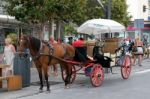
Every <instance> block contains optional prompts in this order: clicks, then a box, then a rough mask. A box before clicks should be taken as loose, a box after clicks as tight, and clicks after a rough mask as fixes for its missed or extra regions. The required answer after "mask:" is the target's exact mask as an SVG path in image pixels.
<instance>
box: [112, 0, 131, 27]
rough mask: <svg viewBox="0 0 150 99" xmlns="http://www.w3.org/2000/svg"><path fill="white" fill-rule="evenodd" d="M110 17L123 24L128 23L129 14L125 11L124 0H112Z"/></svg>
mask: <svg viewBox="0 0 150 99" xmlns="http://www.w3.org/2000/svg"><path fill="white" fill-rule="evenodd" d="M111 17H112V19H113V20H116V21H118V22H120V23H122V24H124V25H125V26H127V25H128V24H129V22H130V18H131V16H129V14H128V12H127V4H126V0H112V15H111Z"/></svg>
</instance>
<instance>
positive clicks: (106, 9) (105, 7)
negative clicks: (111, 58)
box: [97, 0, 112, 73]
mask: <svg viewBox="0 0 150 99" xmlns="http://www.w3.org/2000/svg"><path fill="white" fill-rule="evenodd" d="M97 2H98V3H99V4H100V6H101V7H102V9H103V12H104V14H105V18H106V19H111V5H112V0H108V4H105V5H103V3H102V2H101V0H97ZM105 73H109V71H108V68H105Z"/></svg>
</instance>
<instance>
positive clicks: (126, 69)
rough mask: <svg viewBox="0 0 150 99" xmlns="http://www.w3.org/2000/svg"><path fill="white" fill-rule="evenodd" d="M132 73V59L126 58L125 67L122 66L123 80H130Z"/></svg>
mask: <svg viewBox="0 0 150 99" xmlns="http://www.w3.org/2000/svg"><path fill="white" fill-rule="evenodd" d="M130 73H131V58H130V56H125V59H124V63H123V66H121V75H122V78H123V79H128V78H129V76H130Z"/></svg>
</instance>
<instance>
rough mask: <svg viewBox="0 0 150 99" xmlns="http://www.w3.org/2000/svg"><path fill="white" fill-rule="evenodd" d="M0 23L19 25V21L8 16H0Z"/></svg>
mask: <svg viewBox="0 0 150 99" xmlns="http://www.w3.org/2000/svg"><path fill="white" fill-rule="evenodd" d="M0 22H4V23H16V24H17V23H20V21H17V20H16V19H15V17H12V16H9V15H0Z"/></svg>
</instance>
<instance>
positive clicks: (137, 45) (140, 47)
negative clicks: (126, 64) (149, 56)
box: [133, 37, 144, 66]
mask: <svg viewBox="0 0 150 99" xmlns="http://www.w3.org/2000/svg"><path fill="white" fill-rule="evenodd" d="M134 46H135V48H136V50H137V51H136V52H134V54H133V55H134V56H133V58H134V59H133V65H135V62H136V59H137V57H138V65H139V66H142V59H143V54H144V51H143V42H142V41H141V39H140V37H137V38H136V40H135V44H134Z"/></svg>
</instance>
